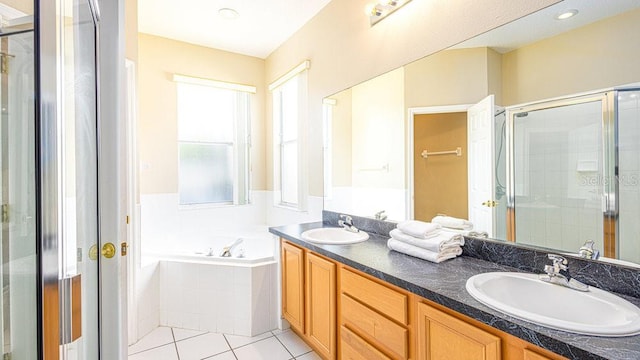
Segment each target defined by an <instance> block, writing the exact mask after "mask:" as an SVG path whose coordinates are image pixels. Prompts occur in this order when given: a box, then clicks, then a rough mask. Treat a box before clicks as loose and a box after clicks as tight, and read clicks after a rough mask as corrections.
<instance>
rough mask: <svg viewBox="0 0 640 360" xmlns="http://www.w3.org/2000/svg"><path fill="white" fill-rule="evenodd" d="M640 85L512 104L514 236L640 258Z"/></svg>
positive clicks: (510, 221) (510, 232) (510, 228)
mask: <svg viewBox="0 0 640 360" xmlns="http://www.w3.org/2000/svg"><path fill="white" fill-rule="evenodd" d="M639 96H640V91H638V90H611V91H607V92H602V93H595V94H589V95H584V96H577V97H572V98H566V99H558V100H554V101H546V102H541V103H536V104H531V105H527V106H522V107H517V108H510V109H507V123H508V124H507V126H508V131H507V142H508V144H509V145H508V149H509V151H508V152H507V176H508V186H507V200H508V201H507V216H506V219H507V222H506V225H507V226H506V229H507V239H509V240H511V241H517V242H519V243H526V244H531V245H536V246H541V247H547V248H554V249H563V250H566V251H567V252H573V253H577V252H578V250H579V249H580V247H582V246H583V245H584V243H585V242H586V241H588V240H591V241H594V242H595V248H596V249H598V250H599V251H600V253H601V254H602V255H604V256H606V257H610V258H616V259H626V260H629V261H634V262H636V263H637V262H640V251H639V246H638V245H637V243H638V241H637V239H638V238H639V235H640V227H639V226H638V225H637V221H636V220H637V219H638V218H639V215H640V209H638V204H639V201H638V200H639V198H638V189H639V187H638V182H639V179H638V170H639V166H638V165H639V160H638V159H639V156H638V154H639V153H640V151H639V150H640V147H639V146H638V141H637V139H638V138H639V137H640V131H639V124H640V107H639V102H640V99H639Z"/></svg>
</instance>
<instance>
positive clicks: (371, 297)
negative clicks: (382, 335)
mask: <svg viewBox="0 0 640 360" xmlns="http://www.w3.org/2000/svg"><path fill="white" fill-rule="evenodd" d="M340 270H341V274H340V279H341V280H340V290H341V292H343V293H345V294H349V295H350V296H351V297H353V298H354V299H357V300H359V301H360V302H362V303H365V304H367V305H368V306H369V307H371V308H374V309H376V310H378V311H379V312H380V313H382V314H385V315H387V316H388V317H390V318H392V319H393V320H396V321H397V322H399V323H402V324H405V325H407V324H408V323H409V322H408V315H407V304H408V298H407V295H405V294H402V293H399V292H397V291H395V290H393V289H391V288H389V287H386V286H384V285H382V284H379V283H377V282H375V281H373V280H369V279H367V278H365V277H364V276H361V275H358V274H356V273H354V272H352V271H349V270H347V269H345V268H341V269H340Z"/></svg>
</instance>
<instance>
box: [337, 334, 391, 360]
mask: <svg viewBox="0 0 640 360" xmlns="http://www.w3.org/2000/svg"><path fill="white" fill-rule="evenodd" d="M340 338H341V340H342V341H341V346H340V355H341V358H342V360H391V358H390V357H388V356H386V355H385V354H383V353H381V352H380V351H378V349H376V348H375V347H373V345H371V344H369V343H368V342H366V341H365V340H363V339H362V338H361V337H360V336H358V335H356V334H354V333H353V332H352V331H351V330H349V329H348V328H346V327H345V326H342V327H340Z"/></svg>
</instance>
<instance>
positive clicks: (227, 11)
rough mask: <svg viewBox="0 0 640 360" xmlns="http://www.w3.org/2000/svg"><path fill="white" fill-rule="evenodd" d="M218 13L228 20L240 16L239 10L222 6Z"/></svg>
mask: <svg viewBox="0 0 640 360" xmlns="http://www.w3.org/2000/svg"><path fill="white" fill-rule="evenodd" d="M218 15H220V17H222V18H223V19H227V20H234V19H237V18H238V17H239V16H240V14H239V13H238V11H236V10H235V9H232V8H222V9H220V10H218Z"/></svg>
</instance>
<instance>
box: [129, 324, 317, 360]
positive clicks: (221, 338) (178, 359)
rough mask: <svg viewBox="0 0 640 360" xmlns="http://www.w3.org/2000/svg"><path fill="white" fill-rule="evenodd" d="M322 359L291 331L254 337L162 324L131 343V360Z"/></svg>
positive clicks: (271, 332)
mask: <svg viewBox="0 0 640 360" xmlns="http://www.w3.org/2000/svg"><path fill="white" fill-rule="evenodd" d="M200 359H211V360H261V359H265V360H290V359H296V360H320V357H319V356H318V355H317V354H316V353H315V352H313V351H312V350H311V348H309V346H307V344H305V343H304V342H303V341H302V340H301V339H300V338H299V337H298V335H296V334H295V333H294V332H293V331H291V330H284V331H280V330H274V331H270V332H267V333H264V334H262V335H258V336H254V337H245V336H237V335H227V334H218V333H210V332H204V331H196V330H186V329H178V328H170V327H159V328H157V329H155V330H153V331H152V332H151V333H149V334H148V335H147V336H145V337H143V338H142V339H140V341H138V342H137V343H135V344H133V345H131V346H129V360H200Z"/></svg>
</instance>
